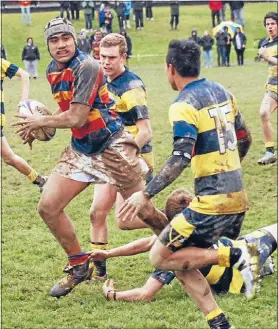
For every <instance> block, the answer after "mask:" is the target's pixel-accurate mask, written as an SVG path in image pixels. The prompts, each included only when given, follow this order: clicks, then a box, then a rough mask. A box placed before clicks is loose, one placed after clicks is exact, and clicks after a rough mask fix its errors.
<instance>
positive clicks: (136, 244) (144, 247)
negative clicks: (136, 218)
mask: <svg viewBox="0 0 278 329" xmlns="http://www.w3.org/2000/svg"><path fill="white" fill-rule="evenodd" d="M155 238H156V237H153V236H151V237H149V238H143V239H139V240H135V241H132V242H130V243H128V244H125V245H123V246H120V247H117V248H113V249H110V250H107V258H113V257H121V256H132V255H137V254H142V253H144V252H147V251H149V250H150V249H151V247H152V245H153V244H154V241H155Z"/></svg>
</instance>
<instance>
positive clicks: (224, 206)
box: [169, 79, 248, 215]
mask: <svg viewBox="0 0 278 329" xmlns="http://www.w3.org/2000/svg"><path fill="white" fill-rule="evenodd" d="M240 118H241V114H240V112H239V111H238V109H237V106H236V102H235V99H234V98H233V96H232V95H231V94H230V93H229V92H228V91H226V90H225V89H224V88H223V87H222V86H221V85H219V84H217V83H215V82H211V81H208V80H206V79H200V80H197V81H193V82H191V83H189V84H188V85H187V86H185V88H184V89H183V90H182V91H181V92H180V94H179V96H178V98H177V99H176V100H175V102H174V103H173V104H172V105H171V107H170V109H169V119H170V123H171V125H172V126H173V135H174V139H175V138H182V137H189V138H192V139H194V140H195V146H194V151H193V154H192V161H191V169H192V172H193V177H194V184H195V195H196V197H195V198H194V199H193V201H192V202H191V203H190V205H189V208H191V209H192V210H194V211H196V212H199V213H203V214H212V215H214V214H215V215H218V214H219V215H220V214H235V213H241V212H245V211H246V210H247V209H248V207H247V197H246V193H245V189H244V186H243V181H242V171H241V165H240V159H239V154H238V150H237V137H236V133H235V126H236V130H237V131H240V128H241V127H240V126H241V124H242V123H241V122H242V120H241V119H240Z"/></svg>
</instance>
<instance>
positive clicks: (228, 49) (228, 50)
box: [224, 26, 232, 66]
mask: <svg viewBox="0 0 278 329" xmlns="http://www.w3.org/2000/svg"><path fill="white" fill-rule="evenodd" d="M224 34H225V37H226V38H225V48H226V49H225V65H226V66H230V53H231V44H232V36H231V34H230V33H229V32H228V27H227V26H224Z"/></svg>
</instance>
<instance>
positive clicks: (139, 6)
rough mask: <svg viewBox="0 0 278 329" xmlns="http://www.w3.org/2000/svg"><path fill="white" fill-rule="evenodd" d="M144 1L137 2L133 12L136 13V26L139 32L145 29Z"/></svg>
mask: <svg viewBox="0 0 278 329" xmlns="http://www.w3.org/2000/svg"><path fill="white" fill-rule="evenodd" d="M143 5H144V3H143V1H135V2H134V5H133V11H134V13H135V25H136V29H137V30H143V29H144V17H143Z"/></svg>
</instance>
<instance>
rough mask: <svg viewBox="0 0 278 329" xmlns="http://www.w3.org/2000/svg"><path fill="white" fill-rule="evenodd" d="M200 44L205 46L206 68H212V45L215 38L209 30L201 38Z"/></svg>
mask: <svg viewBox="0 0 278 329" xmlns="http://www.w3.org/2000/svg"><path fill="white" fill-rule="evenodd" d="M200 45H201V47H202V48H203V55H204V65H205V68H209V67H210V68H211V67H212V66H213V56H212V46H213V45H214V39H213V37H212V36H211V35H210V34H209V32H208V31H207V30H206V31H205V32H204V36H203V37H202V38H201V40H200Z"/></svg>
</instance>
